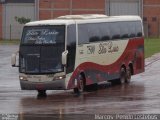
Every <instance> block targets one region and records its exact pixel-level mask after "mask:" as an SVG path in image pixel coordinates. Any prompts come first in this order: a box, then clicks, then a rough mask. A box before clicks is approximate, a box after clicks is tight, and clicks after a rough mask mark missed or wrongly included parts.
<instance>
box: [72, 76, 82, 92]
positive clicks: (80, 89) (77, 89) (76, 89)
mask: <svg viewBox="0 0 160 120" xmlns="http://www.w3.org/2000/svg"><path fill="white" fill-rule="evenodd" d="M77 83H78V85H77V87H76V88H74V93H76V94H79V93H83V92H84V90H85V78H84V77H83V76H82V75H80V76H79V78H78V82H77Z"/></svg>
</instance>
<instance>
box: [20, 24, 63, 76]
mask: <svg viewBox="0 0 160 120" xmlns="http://www.w3.org/2000/svg"><path fill="white" fill-rule="evenodd" d="M64 49H65V26H64V25H63V26H62V25H59V26H58V25H57V26H28V27H25V28H24V30H23V35H22V40H21V45H20V72H22V73H32V74H43V73H44V74H45V73H56V72H62V71H63V65H62V62H61V58H62V52H64Z"/></svg>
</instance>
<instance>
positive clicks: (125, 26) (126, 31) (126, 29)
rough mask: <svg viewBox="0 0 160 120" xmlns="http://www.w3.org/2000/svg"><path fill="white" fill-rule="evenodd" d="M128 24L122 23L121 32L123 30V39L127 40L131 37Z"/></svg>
mask: <svg viewBox="0 0 160 120" xmlns="http://www.w3.org/2000/svg"><path fill="white" fill-rule="evenodd" d="M128 24H129V23H128V22H120V24H119V26H120V30H121V38H122V39H125V38H128V37H129V27H128Z"/></svg>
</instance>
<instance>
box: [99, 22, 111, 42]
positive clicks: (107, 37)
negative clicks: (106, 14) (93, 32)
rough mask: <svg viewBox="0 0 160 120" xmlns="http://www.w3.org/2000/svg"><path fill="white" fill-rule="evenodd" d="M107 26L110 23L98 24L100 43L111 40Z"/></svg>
mask: <svg viewBox="0 0 160 120" xmlns="http://www.w3.org/2000/svg"><path fill="white" fill-rule="evenodd" d="M109 24H110V23H107V22H106V23H101V24H100V33H101V41H107V40H110V39H111V37H110V28H109Z"/></svg>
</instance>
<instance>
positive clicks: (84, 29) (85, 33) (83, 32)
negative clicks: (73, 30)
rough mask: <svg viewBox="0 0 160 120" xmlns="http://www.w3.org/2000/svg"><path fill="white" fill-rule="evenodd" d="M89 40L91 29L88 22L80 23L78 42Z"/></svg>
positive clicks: (82, 42)
mask: <svg viewBox="0 0 160 120" xmlns="http://www.w3.org/2000/svg"><path fill="white" fill-rule="evenodd" d="M88 42H89V30H88V26H87V24H80V25H78V44H84V43H88Z"/></svg>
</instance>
